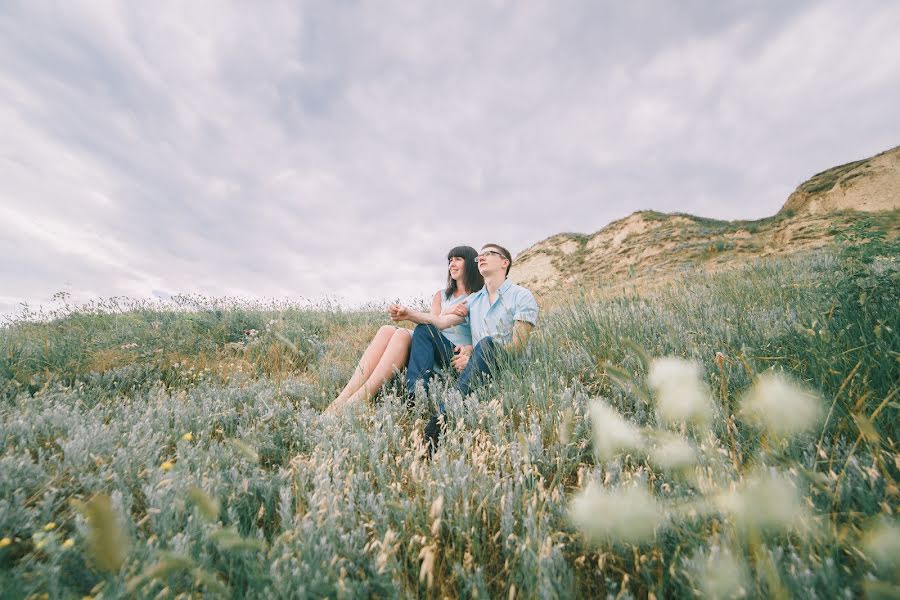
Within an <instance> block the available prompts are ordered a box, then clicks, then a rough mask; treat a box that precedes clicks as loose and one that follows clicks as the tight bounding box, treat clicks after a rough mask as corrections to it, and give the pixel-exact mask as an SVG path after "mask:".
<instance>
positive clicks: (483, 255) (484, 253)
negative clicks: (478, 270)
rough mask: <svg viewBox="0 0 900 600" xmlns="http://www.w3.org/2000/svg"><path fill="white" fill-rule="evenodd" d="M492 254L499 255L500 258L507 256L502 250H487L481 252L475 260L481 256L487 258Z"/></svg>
mask: <svg viewBox="0 0 900 600" xmlns="http://www.w3.org/2000/svg"><path fill="white" fill-rule="evenodd" d="M492 254H493V255H494V256H499V257H500V258H506V257H505V256H503V254H501V253H500V252H497V251H496V250H485V251H484V252H482V253H481V254H479V255H478V256H476V257H475V260H476V261H477V260H478V259H479V258H487V257H488V256H491V255H492Z"/></svg>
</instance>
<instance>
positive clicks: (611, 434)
mask: <svg viewBox="0 0 900 600" xmlns="http://www.w3.org/2000/svg"><path fill="white" fill-rule="evenodd" d="M591 426H592V429H593V432H594V454H595V455H596V456H597V458H598V459H599V460H608V459H610V458H612V457H613V456H615V455H616V454H617V453H618V452H620V451H622V450H628V449H639V448H641V447H642V446H643V444H644V442H643V438H642V437H641V432H640V431H639V430H638V428H637V427H635V426H634V425H632V424H631V423H629V422H628V421H626V420H625V419H624V418H623V417H622V415H620V414H619V413H618V412H617V411H616V410H615V409H614V408H612V407H610V406H609V405H608V404H607V403H606V402H604V401H603V400H600V399H597V400H593V401H592V402H591Z"/></svg>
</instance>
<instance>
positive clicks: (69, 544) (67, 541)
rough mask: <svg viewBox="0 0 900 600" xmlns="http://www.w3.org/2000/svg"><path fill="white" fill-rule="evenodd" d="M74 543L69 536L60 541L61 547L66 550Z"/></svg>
mask: <svg viewBox="0 0 900 600" xmlns="http://www.w3.org/2000/svg"><path fill="white" fill-rule="evenodd" d="M74 545H75V540H74V539H72V538H69V539H67V540H66V541H64V542H63V543H62V547H63V548H65V549H66V550H68V549H69V548H71V547H72V546H74Z"/></svg>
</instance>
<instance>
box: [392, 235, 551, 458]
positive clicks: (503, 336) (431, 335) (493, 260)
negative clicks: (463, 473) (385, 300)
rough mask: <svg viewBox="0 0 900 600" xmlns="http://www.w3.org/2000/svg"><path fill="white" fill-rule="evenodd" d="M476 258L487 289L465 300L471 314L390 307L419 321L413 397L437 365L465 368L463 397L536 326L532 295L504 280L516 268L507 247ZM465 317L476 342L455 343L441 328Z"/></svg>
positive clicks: (431, 431) (411, 374) (430, 433)
mask: <svg viewBox="0 0 900 600" xmlns="http://www.w3.org/2000/svg"><path fill="white" fill-rule="evenodd" d="M475 260H476V261H477V263H478V271H479V272H480V273H481V275H482V277H484V287H483V288H481V289H480V290H479V291H477V292H475V293H473V294H471V295H470V296H469V298H468V299H467V300H466V303H467V304H468V306H467V308H468V315H467V316H465V317H463V316H461V315H460V314H458V313H456V314H454V313H448V314H442V315H437V316H436V315H433V314H431V313H425V312H419V311H413V310H410V309H408V308H406V307H403V306H398V305H393V306H391V307H390V314H391V319H393V320H394V321H403V320H409V321H412V322H414V323H418V324H419V325H418V326H417V327H416V329H415V331H414V332H413V339H412V346H411V347H410V352H409V364H408V366H407V371H406V388H407V393H408V395H409V397H410V398H414V397H415V391H416V386H417V385H418V383H419V382H420V381H421V382H422V385H423V387H424V389H425V392H426V393H427V392H428V384H429V382H430V380H431V377H432V375H433V373H434V368H435V366H436V365H437V366H449V365H451V364H452V365H453V367H454V368H456V370H457V371H461V375H460V377H459V383H458V385H457V387H458V389H459V391H460V393H462V395H463V396H464V397H465V396H467V395H468V394H469V392H470V391H471V389H472V387H473V385H474V384H476V383H477V382H478V381H479V380H480V379H482V378H483V377H484V376H486V375H489V374H491V373H492V372H495V371H496V369H497V357H498V355H499V354H501V353H516V352H519V351H520V350H522V349H523V348H524V347H525V344H526V342H527V341H528V336H529V335H530V334H531V331H532V329H534V326H535V325H536V324H537V314H538V306H537V302H535V300H534V296H533V295H532V293H531V292H530V291H528V290H527V289H525V288H523V287H522V286H520V285H516V284H515V283H513V282H511V281H509V280H508V279H507V278H506V277H507V275H509V270H510V268H511V267H512V255H511V254H510V253H509V250H507V249H506V248H504V247H503V246H499V245H497V244H486V245H485V246H483V247H482V248H481V253H480V254H478V256H477V257H476V258H475ZM466 320H468V322H469V326H470V327H471V330H472V344H473V346H465V347H461V346H456V347H454V346H453V345H452V344H451V343H450V342H449V341H448V340H447V338H445V337H444V336H443V335H442V334H441V332H440V331H439V330H441V329H445V328H447V327H452V326H454V325H459V324H461V323H463V322H465V321H466ZM443 412H444V405H443V403H441V404H440V406H439V412H438V414H437V415H435V416H433V417H432V418H431V420H430V421H429V422H428V425H427V426H426V427H425V437H426V440H427V441H429V442H431V444H432V447H434V445H436V444H437V441H438V437H439V436H440V422H441V419H440V417H441V415H442V414H443Z"/></svg>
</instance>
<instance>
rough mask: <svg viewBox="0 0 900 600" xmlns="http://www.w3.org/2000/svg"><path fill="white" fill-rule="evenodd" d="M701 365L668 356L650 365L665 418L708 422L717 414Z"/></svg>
mask: <svg viewBox="0 0 900 600" xmlns="http://www.w3.org/2000/svg"><path fill="white" fill-rule="evenodd" d="M702 374H703V371H702V368H701V366H700V364H698V363H696V362H694V361H689V360H684V359H681V358H677V357H674V356H667V357H665V358H657V359H655V360H654V361H653V362H652V363H651V364H650V375H649V378H648V382H649V383H650V387H651V388H653V390H654V391H655V392H656V400H657V403H658V406H659V415H660V417H662V418H663V420H664V421H668V422H673V421H687V422H693V423H706V422H708V421H709V420H710V418H711V417H712V414H713V404H712V399H711V398H710V395H709V390H708V389H707V387H706V384H705V383H704V382H703V379H702Z"/></svg>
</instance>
